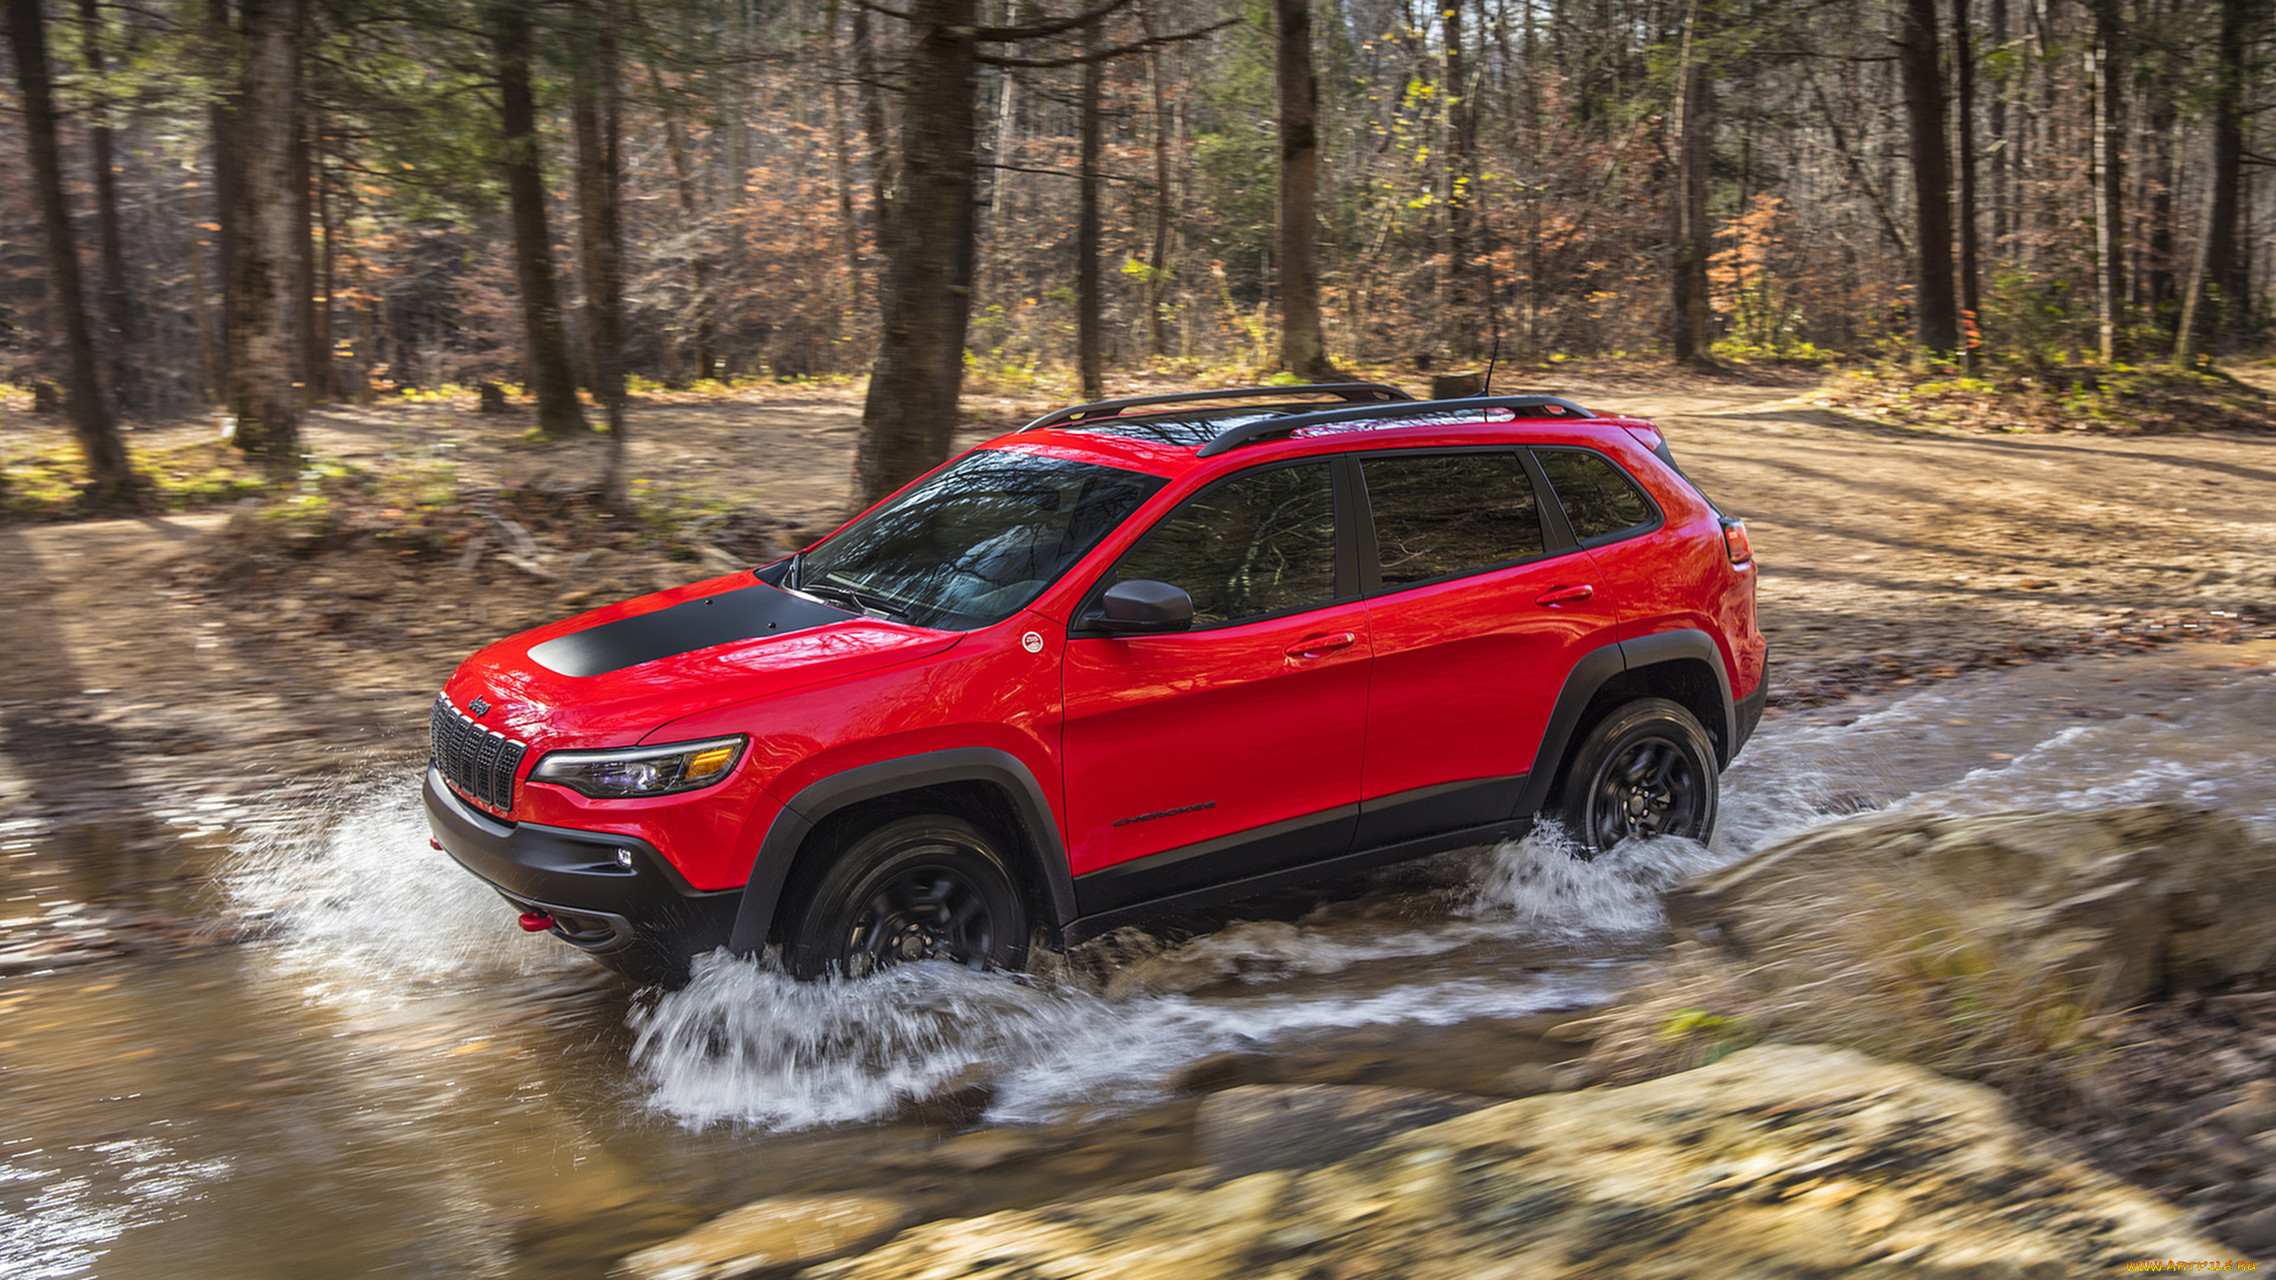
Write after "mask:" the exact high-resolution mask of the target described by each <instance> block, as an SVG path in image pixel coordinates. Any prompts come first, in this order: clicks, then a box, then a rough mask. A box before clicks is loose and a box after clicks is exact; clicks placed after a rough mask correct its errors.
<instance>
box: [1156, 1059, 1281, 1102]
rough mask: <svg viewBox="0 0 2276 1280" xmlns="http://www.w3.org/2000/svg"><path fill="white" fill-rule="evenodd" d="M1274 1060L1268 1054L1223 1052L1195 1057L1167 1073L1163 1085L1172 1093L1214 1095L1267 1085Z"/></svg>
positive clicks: (1272, 1077) (1273, 1074) (1273, 1067)
mask: <svg viewBox="0 0 2276 1280" xmlns="http://www.w3.org/2000/svg"><path fill="white" fill-rule="evenodd" d="M1275 1069H1276V1068H1275V1061H1274V1059H1273V1056H1272V1055H1271V1054H1269V1053H1246V1052H1242V1051H1239V1050H1227V1051H1226V1052H1223V1053H1212V1054H1209V1055H1207V1056H1206V1057H1200V1058H1195V1059H1194V1060H1193V1061H1191V1062H1188V1063H1186V1064H1185V1065H1184V1066H1182V1067H1179V1068H1178V1069H1177V1070H1175V1071H1172V1072H1171V1073H1170V1074H1169V1077H1168V1079H1166V1080H1164V1081H1163V1084H1165V1085H1167V1086H1168V1087H1169V1090H1170V1092H1172V1093H1215V1092H1216V1091H1218V1090H1219V1089H1230V1088H1233V1087H1234V1086H1235V1085H1244V1084H1271V1083H1273V1082H1274V1080H1275V1078H1276V1076H1275Z"/></svg>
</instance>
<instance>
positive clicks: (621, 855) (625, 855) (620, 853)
mask: <svg viewBox="0 0 2276 1280" xmlns="http://www.w3.org/2000/svg"><path fill="white" fill-rule="evenodd" d="M616 865H618V866H620V867H623V868H624V869H625V870H627V871H630V870H632V850H630V849H619V850H617V851H616Z"/></svg>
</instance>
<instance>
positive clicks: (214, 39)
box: [206, 0, 244, 403]
mask: <svg viewBox="0 0 2276 1280" xmlns="http://www.w3.org/2000/svg"><path fill="white" fill-rule="evenodd" d="M206 38H207V39H208V40H209V41H211V43H212V49H213V53H212V58H213V66H212V72H213V78H214V84H215V86H216V87H215V91H214V95H213V105H212V107H211V108H210V109H209V110H208V111H207V113H206V115H207V127H208V128H210V129H211V130H212V132H213V224H214V232H213V255H214V257H213V260H214V278H215V279H216V280H217V281H219V282H220V287H221V290H222V294H223V298H224V301H223V304H222V308H221V317H220V319H221V332H220V334H219V335H218V341H216V343H215V344H214V350H215V351H216V352H217V353H218V354H219V359H218V362H217V363H216V364H215V366H214V371H213V387H214V397H215V398H216V399H217V400H220V401H222V402H224V403H226V402H227V401H228V399H229V352H230V341H229V306H228V302H227V295H228V292H229V287H230V283H229V282H230V281H232V280H234V279H236V278H237V240H238V234H239V232H238V226H237V206H238V204H239V203H240V202H241V200H242V198H243V187H244V178H243V176H242V174H241V169H242V165H241V163H240V161H239V158H238V151H237V147H238V140H237V88H236V81H237V80H238V78H239V77H238V73H237V69H236V65H235V63H234V62H233V61H232V58H231V51H232V50H233V49H234V48H235V41H236V36H235V34H234V33H233V30H232V28H231V25H230V15H229V0H206Z"/></svg>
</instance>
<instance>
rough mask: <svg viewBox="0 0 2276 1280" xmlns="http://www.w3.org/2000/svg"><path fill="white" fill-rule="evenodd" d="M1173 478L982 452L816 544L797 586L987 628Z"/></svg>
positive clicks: (866, 606)
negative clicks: (1165, 479) (1168, 479)
mask: <svg viewBox="0 0 2276 1280" xmlns="http://www.w3.org/2000/svg"><path fill="white" fill-rule="evenodd" d="M1165 483H1167V482H1166V481H1164V480H1163V479H1162V478H1161V477H1160V476H1150V475H1145V474H1142V473H1140V472H1136V471H1124V470H1122V469H1121V468H1119V467H1102V466H1096V465H1094V464H1091V463H1087V462H1070V461H1067V460H1065V459H1062V458H1051V457H1045V456H1043V455H1041V454H1034V453H1025V452H1015V451H1012V450H1003V449H981V450H978V451H975V452H973V453H968V454H966V455H964V456H963V457H961V458H958V459H957V460H956V461H955V462H952V463H950V464H949V465H948V466H946V467H943V468H941V469H940V470H939V471H937V472H935V473H934V474H932V475H931V476H929V477H927V478H926V479H925V481H924V482H923V483H922V484H919V485H917V486H916V487H915V488H913V489H910V490H908V491H907V492H905V493H903V494H901V495H900V496H898V497H896V498H893V499H892V500H890V501H888V502H887V503H885V505H883V506H881V507H879V508H877V509H876V510H874V511H872V512H870V513H869V514H868V515H865V516H863V517H862V518H861V519H859V520H857V521H855V522H854V523H852V524H850V525H848V526H846V527H845V528H844V529H842V530H840V531H838V533H837V534H836V535H834V536H833V537H831V538H830V539H829V540H828V541H826V542H823V543H822V544H820V545H819V546H816V547H814V548H813V549H812V550H810V551H808V552H807V553H806V554H805V555H804V556H802V557H800V559H799V562H798V564H797V566H796V567H795V568H794V569H793V570H792V573H793V575H794V576H793V577H792V578H791V579H790V585H791V586H792V587H793V588H794V589H796V590H800V591H804V592H807V593H808V594H810V595H814V596H818V597H820V598H822V599H825V600H828V601H830V602H831V603H834V604H842V605H846V606H849V607H852V608H856V609H859V610H861V611H862V612H865V613H875V614H880V615H883V616H886V617H890V618H895V619H898V620H900V621H903V622H907V623H911V624H913V625H916V626H920V627H939V628H942V629H944V630H950V631H965V630H970V629H971V628H974V627H984V626H988V625H989V624H991V623H996V622H1001V621H1003V620H1004V619H1005V618H1008V617H1010V616H1011V615H1012V614H1014V613H1017V612H1018V611H1019V610H1021V609H1023V608H1025V607H1027V605H1028V603H1029V602H1030V601H1033V600H1034V599H1035V597H1036V596H1038V595H1040V594H1042V592H1043V589H1044V588H1045V587H1047V586H1050V585H1051V583H1052V582H1053V581H1054V580H1055V579H1057V578H1058V576H1059V575H1060V574H1062V573H1065V572H1066V571H1067V568H1068V566H1070V565H1072V564H1074V563H1075V561H1077V560H1079V559H1081V558H1082V556H1083V554H1084V553H1085V552H1087V551H1089V550H1090V549H1091V548H1092V547H1094V546H1096V545H1098V541H1099V539H1101V538H1103V537H1105V536H1106V535H1107V532H1108V531H1109V530H1111V529H1113V528H1114V527H1115V526H1116V525H1118V524H1121V523H1122V522H1123V521H1124V520H1126V519H1128V518H1129V516H1130V513H1131V512H1133V511H1135V510H1137V509H1138V504H1139V503H1141V502H1144V501H1145V500H1146V499H1147V497H1148V496H1150V495H1151V494H1153V493H1154V491H1155V490H1157V489H1160V488H1161V487H1162V485H1163V484H1165Z"/></svg>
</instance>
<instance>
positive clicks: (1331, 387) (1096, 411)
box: [1012, 382, 1414, 435]
mask: <svg viewBox="0 0 2276 1280" xmlns="http://www.w3.org/2000/svg"><path fill="white" fill-rule="evenodd" d="M1306 392H1309V393H1312V394H1315V395H1317V394H1322V393H1326V394H1332V395H1334V396H1335V397H1336V398H1337V399H1339V400H1352V401H1359V400H1373V401H1376V402H1378V403H1387V402H1390V401H1395V400H1412V399H1414V397H1413V396H1410V395H1408V394H1407V393H1406V392H1404V391H1401V390H1399V389H1398V388H1397V387H1393V386H1388V385H1386V384H1384V383H1380V382H1309V383H1305V384H1303V385H1301V386H1288V387H1228V388H1226V389H1225V390H1222V391H1180V392H1178V393H1176V394H1174V395H1166V396H1133V397H1131V398H1130V399H1127V400H1099V401H1096V402H1094V403H1091V404H1077V405H1069V406H1068V407H1066V408H1064V409H1058V410H1054V411H1053V412H1050V413H1047V414H1044V415H1043V416H1042V417H1040V418H1037V419H1036V420H1035V421H1033V422H1030V423H1028V424H1027V425H1026V426H1024V427H1021V428H1020V429H1019V430H1020V431H1041V430H1043V429H1044V428H1045V427H1057V426H1063V425H1065V424H1066V423H1070V422H1088V421H1090V420H1092V419H1094V418H1111V417H1114V416H1115V415H1117V414H1119V413H1121V412H1122V411H1123V410H1125V409H1136V408H1139V407H1141V406H1153V405H1171V404H1194V403H1197V402H1199V401H1203V400H1245V399H1247V398H1249V397H1251V396H1285V395H1301V394H1304V393H1306ZM1012 434H1013V435H1018V434H1019V431H1015V432H1013V433H1012Z"/></svg>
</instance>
